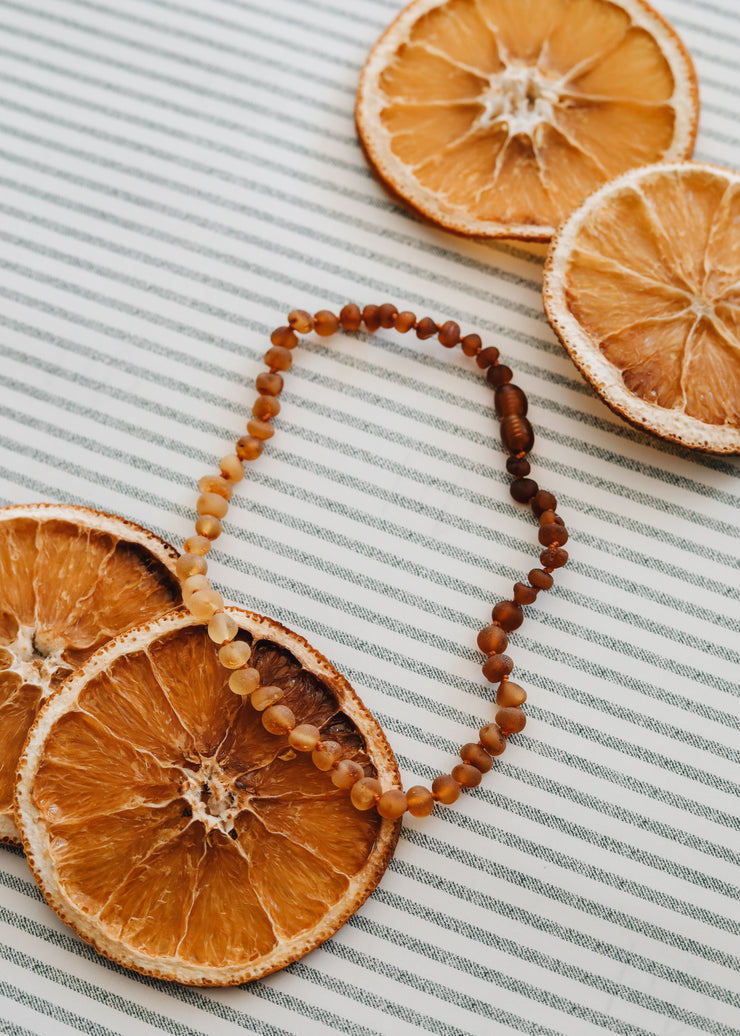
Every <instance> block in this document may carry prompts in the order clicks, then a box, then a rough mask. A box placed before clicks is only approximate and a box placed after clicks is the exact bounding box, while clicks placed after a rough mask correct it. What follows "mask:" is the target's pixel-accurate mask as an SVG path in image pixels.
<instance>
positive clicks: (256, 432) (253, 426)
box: [247, 417, 275, 441]
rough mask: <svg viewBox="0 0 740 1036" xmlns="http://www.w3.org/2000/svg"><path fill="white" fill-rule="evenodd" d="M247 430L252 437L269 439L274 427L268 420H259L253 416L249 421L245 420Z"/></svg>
mask: <svg viewBox="0 0 740 1036" xmlns="http://www.w3.org/2000/svg"><path fill="white" fill-rule="evenodd" d="M247 432H248V433H249V434H250V435H251V436H252V438H254V439H260V440H262V441H264V440H265V439H271V438H272V437H273V435H274V434H275V429H274V428H273V427H272V425H271V424H270V422H269V421H260V420H259V419H258V418H256V417H254V418H252V420H251V421H247Z"/></svg>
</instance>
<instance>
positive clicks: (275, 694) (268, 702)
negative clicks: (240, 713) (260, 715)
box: [250, 684, 285, 712]
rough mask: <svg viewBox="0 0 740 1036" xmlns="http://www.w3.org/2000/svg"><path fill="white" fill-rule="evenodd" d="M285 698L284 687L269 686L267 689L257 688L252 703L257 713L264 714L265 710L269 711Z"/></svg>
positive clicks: (251, 699) (253, 693)
mask: <svg viewBox="0 0 740 1036" xmlns="http://www.w3.org/2000/svg"><path fill="white" fill-rule="evenodd" d="M284 697H285V694H284V692H283V689H282V687H276V686H275V684H268V685H267V686H266V687H257V688H256V690H254V691H253V692H252V697H251V698H250V701H251V702H252V708H254V709H256V710H257V712H264V710H265V709H269V708H270V707H271V706H272V705H275V704H277V702H279V701H282V699H283V698H284Z"/></svg>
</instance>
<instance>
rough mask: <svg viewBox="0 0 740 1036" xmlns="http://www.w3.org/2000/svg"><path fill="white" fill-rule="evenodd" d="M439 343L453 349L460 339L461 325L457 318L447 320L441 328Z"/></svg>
mask: <svg viewBox="0 0 740 1036" xmlns="http://www.w3.org/2000/svg"><path fill="white" fill-rule="evenodd" d="M437 337H438V339H439V344H440V345H443V346H444V347H445V349H452V348H453V346H455V345H457V343H458V342H459V341H460V325H459V324H458V323H457V321H455V320H446V321H445V322H444V324H442V326H441V327H440V329H439V334H438V336H437Z"/></svg>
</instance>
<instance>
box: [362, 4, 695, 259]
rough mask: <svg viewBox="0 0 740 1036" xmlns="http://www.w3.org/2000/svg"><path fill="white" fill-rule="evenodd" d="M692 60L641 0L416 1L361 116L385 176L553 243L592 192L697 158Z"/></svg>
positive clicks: (410, 196) (392, 185)
mask: <svg viewBox="0 0 740 1036" xmlns="http://www.w3.org/2000/svg"><path fill="white" fill-rule="evenodd" d="M698 107H699V98H698V87H697V80H696V74H695V72H694V69H693V65H692V62H691V59H690V57H689V55H688V53H687V51H686V49H685V47H684V46H683V44H682V42H681V40H680V39H679V37H678V36H677V35H676V33H675V32H674V30H673V29H672V28H671V27H670V26H669V25H668V23H667V22H666V21H665V20H664V19H663V18H662V17H661V16H660V15H659V14H658V13H657V12H656V11H654V10H653V9H652V8H651V7H650V6H649V5H648V4H647V3H645V2H644V0H415V2H413V3H411V4H409V6H408V7H406V8H405V9H404V10H403V11H402V12H401V14H400V15H399V16H398V17H397V18H396V20H395V21H394V22H393V23H392V24H391V25H390V26H389V27H388V29H387V30H386V32H385V33H384V34H383V36H381V38H380V39H379V40H378V42H377V43H376V44H375V46H374V47H373V49H372V50H371V52H370V54H369V56H368V59H367V62H366V64H365V67H364V69H363V71H362V74H361V77H360V84H359V90H358V95H357V105H356V121H357V127H358V132H359V136H360V142H361V144H362V146H363V149H364V151H365V154H366V156H367V158H368V160H369V162H370V164H371V166H372V167H373V169H374V171H375V172H376V174H377V175H378V176H379V178H380V179H381V181H383V183H384V184H385V185H386V186H387V187H388V188H389V189H390V190H391V191H392V192H393V193H394V194H395V195H397V196H398V197H400V198H401V199H402V200H403V201H405V202H406V203H408V204H410V205H411V206H412V207H413V208H414V209H416V210H417V211H418V212H419V213H421V214H422V215H423V216H425V217H426V218H428V219H430V220H431V221H432V222H434V223H437V224H439V225H441V226H443V227H446V228H447V229H449V230H454V231H457V232H459V233H463V234H470V235H478V236H485V237H517V238H521V239H529V240H537V241H544V240H548V239H549V238H550V237H551V236H552V234H553V233H554V229H555V227H556V226H557V225H558V224H559V223H560V222H561V221H562V220H563V219H564V218H565V217H566V216H567V215H568V214H569V213H570V212H572V211H573V209H575V208H576V207H577V206H578V205H579V204H580V202H581V201H582V200H583V199H584V198H585V197H586V196H587V195H588V194H590V193H591V192H592V191H593V190H595V189H596V188H597V187H599V186H600V185H601V184H602V183H604V182H606V181H607V180H609V179H610V178H612V177H614V176H616V175H618V174H620V173H622V172H624V171H625V170H626V169H629V168H631V167H634V166H638V165H644V164H646V163H651V162H658V161H662V160H672V159H680V158H686V157H688V156H689V155H690V154H691V151H692V149H693V146H694V140H695V137H696V127H697V121H698Z"/></svg>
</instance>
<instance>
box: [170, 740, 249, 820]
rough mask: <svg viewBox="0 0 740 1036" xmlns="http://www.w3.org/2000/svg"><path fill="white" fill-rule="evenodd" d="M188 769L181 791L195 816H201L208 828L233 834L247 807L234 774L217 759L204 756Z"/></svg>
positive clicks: (194, 817)
mask: <svg viewBox="0 0 740 1036" xmlns="http://www.w3.org/2000/svg"><path fill="white" fill-rule="evenodd" d="M185 773H186V783H185V786H184V787H183V788H182V789H181V795H182V798H184V799H185V801H186V802H187V804H188V805H189V806H190V809H191V811H192V814H193V820H199V821H200V822H201V823H202V824H203V826H204V827H205V829H206V831H212V830H214V829H216V830H219V831H221V832H222V833H223V834H225V835H231V832H232V831H233V830H234V823H235V821H236V818H237V816H238V815H239V813H241V812H242V810H243V809H244V802H243V801H239V802H238V801H237V796H236V793H235V790H234V783H233V778H227V777H226V775H225V774H224V772H223V770H222V769H221V767H220V766H219V764H218V763H217V762H216V760H215V759H203V760H202V761H201V764H200V766H199V767H198V769H197V770H186V771H185ZM231 837H233V835H232V836H231Z"/></svg>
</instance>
